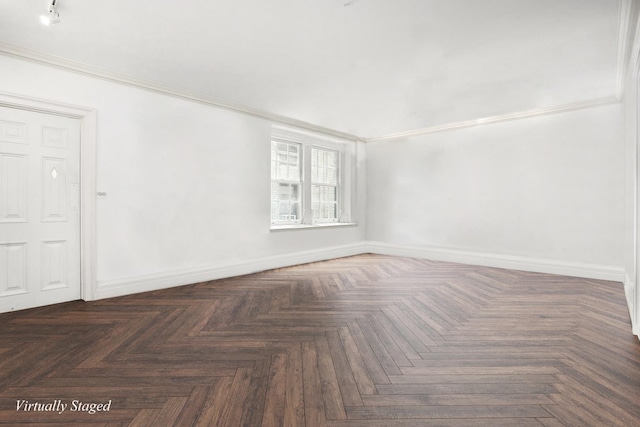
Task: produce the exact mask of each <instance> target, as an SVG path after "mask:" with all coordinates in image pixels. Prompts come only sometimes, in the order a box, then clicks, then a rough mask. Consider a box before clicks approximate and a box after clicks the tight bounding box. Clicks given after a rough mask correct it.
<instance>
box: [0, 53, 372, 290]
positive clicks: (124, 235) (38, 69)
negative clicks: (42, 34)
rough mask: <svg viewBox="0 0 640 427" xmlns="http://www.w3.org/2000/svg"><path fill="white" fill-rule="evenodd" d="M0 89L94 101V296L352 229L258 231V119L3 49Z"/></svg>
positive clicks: (269, 260)
mask: <svg viewBox="0 0 640 427" xmlns="http://www.w3.org/2000/svg"><path fill="white" fill-rule="evenodd" d="M0 92H5V93H11V94H19V95H22V96H26V97H35V98H40V99H46V100H49V101H56V102H60V103H66V104H74V105H78V106H83V107H88V108H94V109H96V110H97V118H98V123H97V126H98V135H97V152H98V154H97V157H98V159H97V171H96V172H97V189H98V191H104V192H106V193H107V198H106V199H99V200H97V230H96V233H97V282H98V285H99V287H98V291H97V295H98V297H102V296H110V295H116V294H123V293H129V292H133V291H137V290H147V289H154V288H157V287H163V286H172V285H176V284H183V283H187V282H189V281H191V280H193V281H195V280H204V279H206V278H214V277H212V276H220V275H231V274H240V273H245V272H248V271H250V270H252V269H256V268H270V267H275V266H281V265H286V264H288V263H292V262H302V261H308V260H312V259H321V258H323V257H329V256H332V255H340V254H343V253H349V248H348V247H349V245H353V244H359V243H360V242H361V241H362V240H363V239H364V226H362V225H360V226H358V227H343V228H332V229H329V228H323V229H321V230H317V229H313V230H296V231H286V232H284V231H279V232H270V231H269V227H270V207H269V204H270V183H269V179H270V132H271V124H270V123H269V122H267V121H266V120H263V119H259V118H255V117H251V116H248V115H243V114H240V113H236V112H231V111H227V110H223V109H219V108H213V107H210V106H205V105H202V104H198V103H194V102H190V101H186V100H182V99H178V98H173V97H169V96H165V95H161V94H157V93H152V92H149V91H145V90H141V89H137V88H133V87H129V86H125V85H121V84H116V83H112V82H108V81H105V80H101V79H97V78H93V77H88V76H83V75H79V74H75V73H71V72H67V71H63V70H60V69H55V68H50V67H46V66H42V65H38V64H35V63H31V62H26V61H22V60H17V59H13V58H9V57H6V56H0ZM362 171H364V168H363V169H362ZM361 178H362V180H361V181H360V182H359V183H358V185H359V188H361V189H362V188H364V175H363V176H362V177H361ZM362 195H363V196H364V192H363V193H362ZM360 200H361V201H362V197H360ZM356 216H358V212H357V211H356ZM360 219H363V218H360ZM296 254H297V255H298V257H297V258H296V257H295V255H296ZM283 255H287V257H285V256H283ZM247 264H249V265H247ZM237 265H241V266H243V267H242V268H240V269H235V270H234V269H233V268H230V267H233V266H237ZM194 272H196V273H198V274H195V275H193V273H194ZM189 274H191V276H189Z"/></svg>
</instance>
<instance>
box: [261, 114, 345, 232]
mask: <svg viewBox="0 0 640 427" xmlns="http://www.w3.org/2000/svg"><path fill="white" fill-rule="evenodd" d="M271 141H280V142H287V143H297V144H300V146H301V150H302V166H301V167H302V197H301V212H302V215H301V219H300V220H299V221H295V222H294V221H290V222H287V221H271V230H288V229H298V228H314V227H327V226H329V227H331V226H344V225H355V224H354V222H352V221H353V219H352V207H353V206H354V205H355V200H353V197H354V193H355V191H354V187H355V185H354V184H355V158H356V142H355V141H349V140H343V139H338V138H334V137H329V136H324V135H318V134H315V133H312V132H308V131H303V130H298V129H292V128H285V127H282V126H275V125H274V126H273V128H272V133H271ZM271 141H270V144H272V142H271ZM313 148H320V149H326V150H331V151H335V152H337V154H338V176H337V200H336V204H337V218H336V220H335V221H334V220H329V221H314V219H313V211H312V209H311V199H312V198H311V194H312V181H311V178H312V177H311V153H312V149H313ZM269 153H271V150H269ZM269 161H271V159H269ZM270 182H271V181H270ZM269 188H270V189H271V185H270V186H269ZM270 203H271V202H270ZM269 212H270V216H271V206H270V209H269ZM270 220H271V218H270Z"/></svg>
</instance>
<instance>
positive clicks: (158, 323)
mask: <svg viewBox="0 0 640 427" xmlns="http://www.w3.org/2000/svg"><path fill="white" fill-rule="evenodd" d="M0 325H1V328H0V424H5V425H60V426H69V425H74V424H75V425H82V426H88V425H95V426H114V427H115V426H171V425H178V426H189V425H203V426H292V427H301V426H307V427H311V426H335V427H343V426H344V427H346V426H361V427H376V426H394V427H403V426H412V427H413V426H445V427H446V426H470V427H477V426H492V427H495V426H532V427H533V426H536V427H541V426H547V427H554V426H625V427H630V426H640V342H639V341H638V339H637V338H636V337H634V336H633V335H632V333H631V326H630V322H629V316H628V311H627V308H626V304H625V300H624V295H623V288H622V285H621V284H620V283H614V282H606V281H598V280H588V279H579V278H571V277H563V276H553V275H546V274H537V273H527V272H519V271H511V270H501V269H495V268H485V267H475V266H465V265H459V264H451V263H442V262H431V261H425V260H416V259H408V258H395V257H387V256H378V255H361V256H357V257H350V258H343V259H337V260H332V261H327V262H319V263H313V264H307V265H301V266H297V267H291V268H283V269H279V270H273V271H267V272H263V273H258V274H252V275H248V276H242V277H236V278H231V279H226V280H218V281H212V282H205V283H198V284H195V285H190V286H184V287H179V288H173V289H167V290H161V291H155V292H148V293H143V294H137V295H131V296H126V297H121V298H113V299H108V300H101V301H95V302H89V303H85V302H72V303H67V304H61V305H54V306H49V307H42V308H38V309H32V310H25V311H21V312H15V313H6V314H2V315H0ZM74 400H76V401H77V402H76V403H75V405H76V407H75V409H79V410H74V411H72V410H71V407H72V406H71V405H73V401H74ZM24 401H28V402H24ZM21 402H22V406H21V409H18V406H20V404H21ZM78 402H83V405H84V406H78V405H79V403H78ZM108 402H110V404H109V406H108V409H109V410H108V411H100V412H96V413H94V414H90V413H88V412H86V410H87V409H89V406H86V404H88V403H96V404H97V403H102V404H107V403H108ZM36 404H40V405H43V406H42V407H41V408H42V409H46V408H47V406H44V405H47V404H48V405H49V409H51V408H56V405H60V404H67V405H68V407H67V409H66V410H65V411H45V410H40V411H37V410H25V408H27V409H28V408H36ZM26 405H31V406H26ZM59 408H60V406H57V409H59ZM102 409H106V407H102ZM59 412H61V413H59Z"/></svg>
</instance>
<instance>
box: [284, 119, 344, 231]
mask: <svg viewBox="0 0 640 427" xmlns="http://www.w3.org/2000/svg"><path fill="white" fill-rule="evenodd" d="M347 144H348V142H343V141H336V140H333V139H329V138H326V139H325V138H323V137H318V136H316V135H311V134H307V133H306V132H294V131H291V130H283V129H281V128H274V132H273V135H272V138H271V224H272V226H275V227H276V228H282V227H284V228H290V227H296V226H314V225H329V224H332V223H333V224H344V223H349V222H350V221H349V219H350V218H349V214H350V194H349V189H350V185H349V180H348V179H345V177H348V176H349V175H348V174H347V173H345V172H346V171H347V170H350V165H349V163H350V162H349V160H350V159H351V154H350V152H349V150H348V149H347V148H348V147H349V146H348V145H347ZM280 226H282V227H280Z"/></svg>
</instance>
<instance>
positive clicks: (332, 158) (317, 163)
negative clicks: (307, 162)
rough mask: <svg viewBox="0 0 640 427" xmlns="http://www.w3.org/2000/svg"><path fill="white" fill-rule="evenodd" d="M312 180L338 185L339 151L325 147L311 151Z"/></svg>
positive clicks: (317, 182)
mask: <svg viewBox="0 0 640 427" xmlns="http://www.w3.org/2000/svg"><path fill="white" fill-rule="evenodd" d="M311 182H312V183H314V184H329V185H338V152H337V151H334V150H327V149H324V148H317V147H315V148H313V149H312V151H311Z"/></svg>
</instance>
